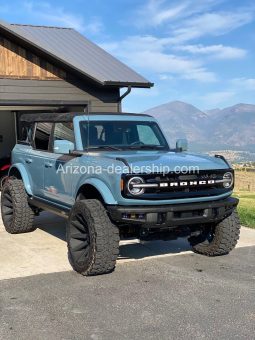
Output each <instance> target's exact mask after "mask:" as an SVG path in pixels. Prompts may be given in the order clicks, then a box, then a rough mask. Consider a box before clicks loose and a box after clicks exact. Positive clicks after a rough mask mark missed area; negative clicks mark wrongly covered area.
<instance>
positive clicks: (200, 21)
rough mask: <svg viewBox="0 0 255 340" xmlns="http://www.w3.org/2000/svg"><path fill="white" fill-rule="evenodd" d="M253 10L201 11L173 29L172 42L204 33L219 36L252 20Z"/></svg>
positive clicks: (185, 39)
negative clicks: (201, 12)
mask: <svg viewBox="0 0 255 340" xmlns="http://www.w3.org/2000/svg"><path fill="white" fill-rule="evenodd" d="M253 17H254V12H253V11H251V10H250V9H249V10H243V11H240V12H238V13H236V12H235V13H233V12H218V13H216V12H215V13H203V14H201V15H199V16H195V17H192V18H190V19H187V20H185V21H183V22H181V23H180V24H178V26H177V27H176V28H175V29H174V30H173V33H172V38H173V39H172V42H173V43H176V44H180V43H183V42H186V41H189V40H193V39H197V38H200V37H203V36H206V35H209V36H220V35H224V34H226V33H229V32H231V31H233V30H235V29H237V28H239V27H241V26H243V25H246V24H248V23H250V22H251V21H252V20H253Z"/></svg>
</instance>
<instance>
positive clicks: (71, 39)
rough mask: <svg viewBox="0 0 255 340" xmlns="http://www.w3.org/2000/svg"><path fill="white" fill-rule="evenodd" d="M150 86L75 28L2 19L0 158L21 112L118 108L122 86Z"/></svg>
mask: <svg viewBox="0 0 255 340" xmlns="http://www.w3.org/2000/svg"><path fill="white" fill-rule="evenodd" d="M151 86H153V84H152V83H150V82H149V81H148V80H146V79H145V78H143V77H142V76H141V75H139V74H138V73H136V72H135V71H133V70H132V69H130V68H129V67H128V66H126V65H125V64H123V63H122V62H120V61H119V60H117V59H116V58H114V57H113V56H112V55H110V54H109V53H107V52H106V51H104V50H103V49H101V48H100V47H99V46H97V45H96V44H94V43H93V42H91V41H89V40H88V39H86V38H85V37H84V36H82V35H81V34H80V33H78V32H76V31H75V30H73V29H70V28H59V27H45V26H31V25H13V24H8V23H5V22H2V21H0V159H1V158H3V157H6V156H8V155H9V154H10V151H11V149H12V148H13V146H14V144H15V142H16V138H17V132H16V131H18V129H17V127H18V125H19V117H20V115H21V114H22V113H24V112H26V113H29V112H33V113H35V112H43V111H47V112H49V111H52V112H54V111H60V110H61V111H79V112H80V111H86V110H90V111H96V112H118V111H121V99H122V98H121V96H120V89H121V88H123V87H128V88H129V91H130V88H132V87H140V88H150V87H151ZM129 91H128V92H129Z"/></svg>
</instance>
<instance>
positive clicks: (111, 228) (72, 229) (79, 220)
mask: <svg viewBox="0 0 255 340" xmlns="http://www.w3.org/2000/svg"><path fill="white" fill-rule="evenodd" d="M67 244H68V253H69V260H70V263H71V265H72V267H73V269H74V270H76V271H77V272H79V273H81V274H82V275H86V276H90V275H99V274H106V273H110V272H112V271H113V270H114V268H115V264H116V260H117V257H118V254H119V229H118V228H117V227H116V226H115V225H113V224H112V223H111V221H110V219H109V217H108V215H107V212H106V210H105V208H104V207H103V205H102V203H101V202H99V201H98V200H94V199H91V200H82V201H78V202H76V203H75V205H74V206H73V208H72V210H71V212H70V216H69V222H68V225H67Z"/></svg>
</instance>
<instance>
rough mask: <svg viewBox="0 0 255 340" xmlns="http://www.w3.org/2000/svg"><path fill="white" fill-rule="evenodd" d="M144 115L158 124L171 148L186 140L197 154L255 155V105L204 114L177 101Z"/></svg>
mask: <svg viewBox="0 0 255 340" xmlns="http://www.w3.org/2000/svg"><path fill="white" fill-rule="evenodd" d="M145 113H148V114H151V115H152V116H154V117H155V118H157V119H158V120H159V122H160V123H161V125H162V127H163V129H164V130H165V132H166V134H167V136H168V138H169V140H170V142H171V144H172V145H173V143H175V140H176V139H177V138H182V137H185V138H187V139H188V140H189V143H190V148H192V149H193V150H195V151H211V150H236V151H249V152H254V153H255V105H251V104H237V105H234V106H231V107H227V108H225V109H213V110H208V111H206V112H202V111H201V110H199V109H198V108H196V107H194V106H192V105H190V104H187V103H183V102H180V101H174V102H170V103H167V104H163V105H160V106H157V107H154V108H152V109H150V110H147V111H145Z"/></svg>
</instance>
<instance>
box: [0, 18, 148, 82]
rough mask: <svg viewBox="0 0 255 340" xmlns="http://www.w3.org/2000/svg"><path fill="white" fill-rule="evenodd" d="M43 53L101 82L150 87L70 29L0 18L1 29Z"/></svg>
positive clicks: (116, 60) (132, 72) (136, 74)
mask: <svg viewBox="0 0 255 340" xmlns="http://www.w3.org/2000/svg"><path fill="white" fill-rule="evenodd" d="M1 31H2V32H5V33H6V34H7V36H9V37H12V38H15V40H16V41H18V42H20V43H21V44H22V45H24V44H25V45H24V46H27V47H32V48H33V49H34V50H36V51H38V52H40V53H43V55H45V56H48V57H50V58H51V60H55V61H56V62H58V64H59V65H60V66H66V67H68V69H71V70H73V71H76V73H77V72H78V73H79V74H80V75H83V76H85V77H87V78H90V79H92V80H94V81H95V82H97V83H99V84H101V85H111V86H120V87H121V86H133V87H151V86H153V84H152V83H150V82H149V81H148V80H147V79H145V78H144V77H142V76H141V75H140V74H138V73H136V72H135V71H133V70H132V69H131V68H129V67H128V66H126V65H125V64H123V63H122V62H120V61H119V60H118V59H116V58H115V57H113V56H112V55H110V54H109V53H107V52H106V51H104V50H103V49H102V48H100V47H99V46H97V45H96V44H94V43H93V42H91V41H90V40H88V39H86V38H85V37H84V36H83V35H81V34H80V33H78V32H77V31H75V30H74V29H71V28H59V27H48V26H31V25H14V24H8V23H5V22H3V21H0V32H1Z"/></svg>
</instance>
